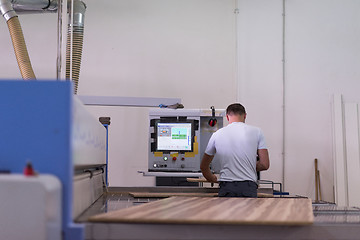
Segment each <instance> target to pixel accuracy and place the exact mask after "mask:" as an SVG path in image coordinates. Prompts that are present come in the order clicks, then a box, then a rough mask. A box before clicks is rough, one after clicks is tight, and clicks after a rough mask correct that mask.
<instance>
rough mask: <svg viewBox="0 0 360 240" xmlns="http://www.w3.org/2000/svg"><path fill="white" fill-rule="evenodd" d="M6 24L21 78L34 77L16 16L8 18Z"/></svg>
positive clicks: (28, 78)
mask: <svg viewBox="0 0 360 240" xmlns="http://www.w3.org/2000/svg"><path fill="white" fill-rule="evenodd" d="M7 24H8V27H9V31H10V36H11V41H12V43H13V46H14V51H15V56H16V60H17V62H18V65H19V68H20V72H21V76H22V78H23V79H24V80H30V79H36V77H35V74H34V71H33V68H32V66H31V62H30V58H29V54H28V51H27V48H26V44H25V39H24V35H23V32H22V29H21V25H20V22H19V19H18V17H17V16H16V17H13V18H10V19H9V20H8V21H7Z"/></svg>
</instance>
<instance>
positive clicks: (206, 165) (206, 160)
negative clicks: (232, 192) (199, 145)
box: [200, 153, 217, 183]
mask: <svg viewBox="0 0 360 240" xmlns="http://www.w3.org/2000/svg"><path fill="white" fill-rule="evenodd" d="M213 158H214V156H210V155H207V154H206V153H204V156H203V158H202V160H201V164H200V169H201V172H202V174H203V175H204V177H205V178H206V180H208V181H209V182H212V183H216V182H217V177H216V176H215V175H214V174H213V173H212V172H211V170H210V163H211V161H212V160H213Z"/></svg>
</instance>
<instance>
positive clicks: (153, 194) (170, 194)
mask: <svg viewBox="0 0 360 240" xmlns="http://www.w3.org/2000/svg"><path fill="white" fill-rule="evenodd" d="M129 194H130V196H133V197H136V198H167V197H175V196H183V197H217V196H218V194H217V193H190V192H187V193H180V192H129ZM257 195H258V197H259V198H270V197H274V195H273V194H269V193H258V194H257Z"/></svg>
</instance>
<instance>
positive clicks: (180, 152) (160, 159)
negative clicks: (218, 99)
mask: <svg viewBox="0 0 360 240" xmlns="http://www.w3.org/2000/svg"><path fill="white" fill-rule="evenodd" d="M223 117H224V111H218V112H217V114H214V112H213V113H212V112H211V111H206V110H197V109H190V110H189V109H188V110H186V109H176V110H175V109H154V110H152V111H150V112H149V122H150V124H149V164H148V170H149V171H152V172H156V171H157V172H200V162H201V159H202V156H203V154H204V152H205V149H206V146H207V143H208V141H209V139H210V137H211V135H212V134H213V133H214V132H215V131H217V130H218V129H219V128H221V127H222V126H223ZM210 122H211V124H210ZM214 122H215V124H214ZM211 168H212V171H214V172H218V171H219V169H220V166H219V163H218V161H217V159H216V157H215V158H214V160H213V162H212V164H211Z"/></svg>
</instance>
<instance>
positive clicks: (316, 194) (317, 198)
mask: <svg viewBox="0 0 360 240" xmlns="http://www.w3.org/2000/svg"><path fill="white" fill-rule="evenodd" d="M318 172H319V170H318V160H317V158H315V201H316V202H318V201H319V188H318V186H319V179H318V176H319V175H318Z"/></svg>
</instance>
